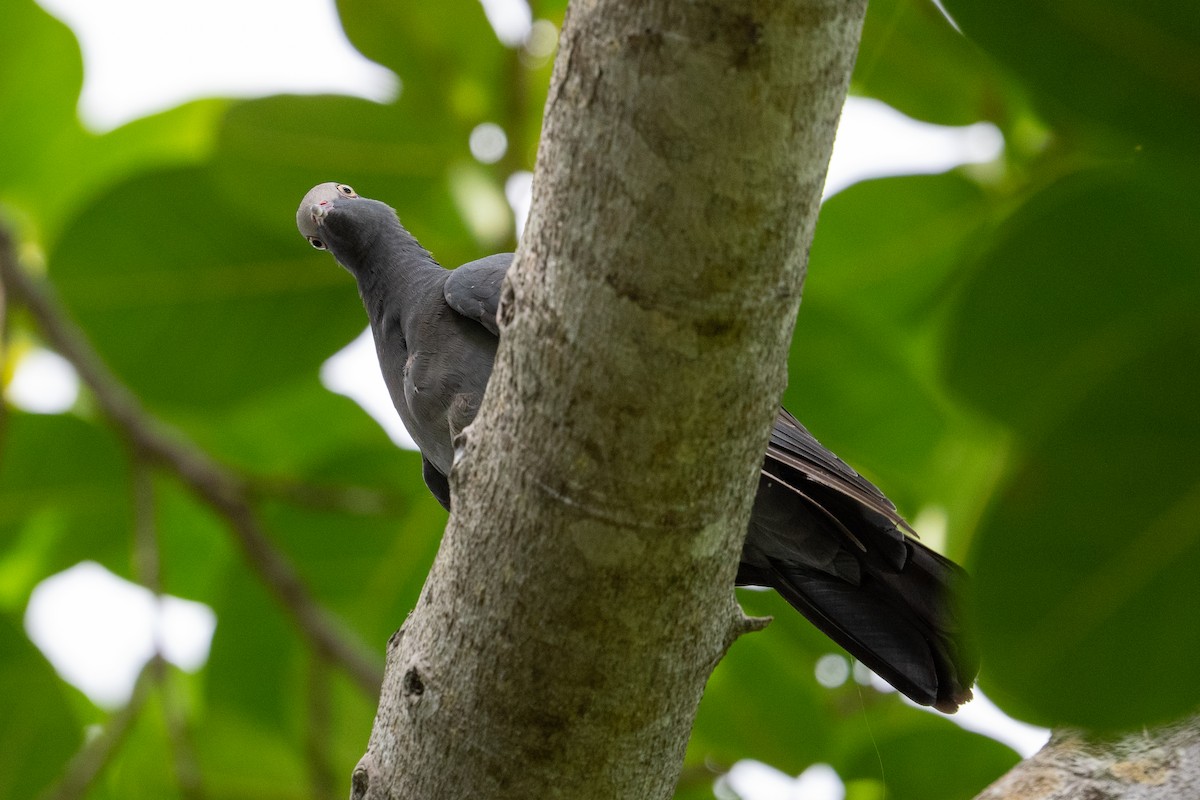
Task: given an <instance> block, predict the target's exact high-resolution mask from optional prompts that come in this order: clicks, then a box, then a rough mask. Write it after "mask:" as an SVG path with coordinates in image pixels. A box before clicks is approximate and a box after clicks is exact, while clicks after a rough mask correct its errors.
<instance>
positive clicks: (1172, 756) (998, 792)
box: [976, 697, 1200, 800]
mask: <svg viewBox="0 0 1200 800" xmlns="http://www.w3.org/2000/svg"><path fill="white" fill-rule="evenodd" d="M1112 699H1113V701H1114V702H1119V698H1116V697H1114V698H1112ZM1118 797H1119V798H1122V799H1123V800H1175V798H1186V797H1200V718H1198V717H1191V718H1189V719H1186V720H1183V721H1181V722H1176V723H1172V724H1170V725H1164V726H1160V727H1158V728H1153V729H1150V730H1146V731H1138V732H1137V733H1133V734H1129V735H1126V736H1124V737H1122V738H1120V739H1113V740H1108V741H1104V740H1097V739H1090V740H1089V739H1088V738H1085V736H1084V735H1082V734H1080V733H1078V732H1076V731H1060V732H1058V733H1055V734H1054V737H1053V738H1052V739H1051V740H1050V742H1049V744H1047V745H1046V746H1045V747H1043V748H1042V749H1041V750H1039V751H1038V752H1037V754H1036V755H1034V756H1032V757H1031V758H1027V759H1025V760H1024V761H1022V762H1021V763H1020V764H1017V765H1016V766H1015V767H1013V768H1012V769H1011V770H1009V772H1008V773H1007V774H1005V775H1004V777H1002V778H1001V779H1000V780H998V781H996V782H995V783H994V784H992V785H991V786H989V787H988V788H987V789H985V790H984V791H983V793H982V794H980V795H979V797H978V798H976V800H1081V799H1082V800H1110V798H1118Z"/></svg>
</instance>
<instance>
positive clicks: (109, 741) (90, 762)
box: [0, 234, 161, 800]
mask: <svg viewBox="0 0 1200 800" xmlns="http://www.w3.org/2000/svg"><path fill="white" fill-rule="evenodd" d="M0 235H2V234H0ZM160 661H161V659H160V657H159V656H155V657H154V658H152V659H151V660H150V661H148V662H147V663H146V666H144V667H143V668H142V671H141V672H140V673H139V674H138V678H137V681H136V682H135V683H134V685H133V694H131V695H130V697H129V702H128V703H126V704H125V707H124V708H122V709H121V710H120V711H117V712H116V713H114V714H113V715H112V716H111V717H109V718H108V724H107V725H105V726H104V730H102V731H101V732H100V733H99V735H97V736H95V737H94V738H92V739H91V740H89V741H88V742H87V743H86V744H85V745H84V746H83V747H82V748H80V750H79V752H77V753H76V754H75V755H74V756H73V757H72V758H71V760H70V761H69V762H67V766H66V768H65V769H64V771H63V774H62V775H61V776H60V777H59V779H58V780H57V781H56V782H55V783H53V784H51V785H50V786H49V787H47V789H46V790H45V791H44V792H42V794H41V795H40V796H39V798H38V800H79V798H82V797H85V796H86V795H87V793H88V789H89V788H90V787H91V785H92V783H93V782H94V781H95V780H96V777H97V776H99V775H100V773H101V772H103V771H104V769H105V767H107V766H108V764H109V762H110V761H112V758H113V756H114V755H116V753H117V750H119V749H120V747H121V742H123V741H124V740H125V736H126V734H128V733H129V730H130V728H132V727H133V723H134V722H135V721H136V720H137V717H138V714H140V713H141V711H142V706H143V705H145V703H146V697H147V695H149V694H150V687H151V686H152V685H153V684H154V682H155V672H156V670H157V669H158V667H159V666H160V663H159V662H160Z"/></svg>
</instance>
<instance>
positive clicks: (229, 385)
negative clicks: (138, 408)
mask: <svg viewBox="0 0 1200 800" xmlns="http://www.w3.org/2000/svg"><path fill="white" fill-rule="evenodd" d="M290 218H291V215H290V214H289V215H288V217H287V218H286V219H289V220H290ZM290 227H291V226H290V225H287V224H286V223H285V224H281V225H280V226H279V227H278V228H276V229H274V230H272V229H267V228H264V227H260V226H259V225H257V224H255V223H254V221H253V220H248V219H245V218H243V217H242V216H240V215H239V214H237V213H235V211H234V210H233V209H231V207H230V204H229V203H228V202H227V201H226V199H225V198H224V197H223V196H222V195H221V194H220V193H219V192H218V191H217V190H216V189H215V188H214V187H213V185H212V181H211V180H210V176H209V174H208V173H207V172H205V171H204V170H200V169H184V170H173V171H168V172H159V173H154V174H149V175H145V176H142V177H139V178H135V179H133V180H131V181H128V182H126V183H124V184H122V185H121V186H118V187H116V188H114V189H113V190H112V191H111V192H109V193H107V194H106V195H105V196H104V197H102V198H100V199H99V200H98V201H97V202H95V203H94V204H92V205H91V206H90V207H89V208H88V209H87V210H86V211H85V212H84V213H83V214H82V215H80V216H79V217H78V218H76V220H75V221H74V222H73V224H72V225H71V226H70V228H69V229H68V230H67V232H66V233H65V234H64V236H63V238H62V241H61V242H60V244H59V247H58V249H57V250H55V251H54V252H53V253H52V254H51V258H50V263H51V273H52V277H53V278H54V280H55V283H56V285H57V287H58V289H59V292H60V293H61V295H62V297H63V299H64V300H66V301H67V303H68V305H69V306H70V308H71V311H72V312H73V313H74V315H75V316H76V317H77V318H78V320H79V321H80V322H81V323H82V324H83V325H84V327H85V328H86V329H87V330H88V332H89V335H90V336H91V339H92V341H93V343H94V344H95V345H96V346H97V348H98V349H99V350H100V352H101V353H102V354H103V356H104V357H105V359H106V360H107V361H108V362H109V364H110V365H111V366H112V367H113V368H114V369H115V370H116V371H117V373H118V374H119V375H120V376H121V377H122V378H123V379H124V380H125V381H127V382H128V383H129V384H130V385H131V387H132V388H133V389H134V390H135V391H136V392H137V393H138V394H139V395H141V396H142V397H143V398H144V399H145V400H147V401H149V402H151V403H156V404H162V405H165V406H179V407H182V408H189V407H190V408H196V409H200V408H203V409H206V410H208V411H209V412H212V411H213V410H214V409H215V408H217V407H220V406H226V405H229V404H230V403H232V402H234V401H237V400H241V399H244V398H247V397H252V396H254V395H256V394H258V393H261V392H264V391H267V390H269V389H271V388H272V387H274V386H277V385H280V384H282V383H285V382H288V381H291V380H294V379H295V378H296V377H298V376H300V375H305V374H307V375H314V374H316V371H317V370H318V368H319V367H320V364H321V362H322V361H324V360H325V359H326V358H327V357H328V356H329V355H330V354H331V353H333V352H334V351H335V350H336V349H337V348H338V347H339V346H341V345H342V344H344V343H345V342H347V341H349V340H350V339H351V338H352V337H353V336H354V335H355V334H356V333H358V331H359V330H360V329H361V326H362V318H363V313H362V309H361V304H360V303H359V301H358V299H357V298H356V297H355V292H354V289H353V283H352V281H351V280H350V277H349V276H348V275H347V274H346V273H345V272H344V271H343V270H340V269H338V268H337V267H336V266H335V265H333V264H331V263H330V262H329V259H328V257H321V255H320V254H318V253H315V252H313V251H312V250H311V249H306V248H305V247H304V246H303V241H302V240H301V239H300V237H299V236H298V235H295V236H289V235H287V233H288V230H287V229H288V228H290Z"/></svg>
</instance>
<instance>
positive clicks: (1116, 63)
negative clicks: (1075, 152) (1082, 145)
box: [946, 0, 1200, 154]
mask: <svg viewBox="0 0 1200 800" xmlns="http://www.w3.org/2000/svg"><path fill="white" fill-rule="evenodd" d="M946 7H947V8H948V9H949V10H950V13H951V14H952V15H953V16H954V18H955V19H956V20H957V21H958V22H959V24H960V25H961V26H962V29H963V31H964V32H965V33H966V34H967V36H969V37H970V38H971V39H973V40H974V41H976V42H978V43H979V44H980V45H981V46H982V47H984V48H985V49H986V50H988V51H989V52H990V53H991V54H992V55H994V56H995V57H996V58H997V59H999V60H1000V61H1001V62H1003V63H1004V65H1005V66H1006V67H1007V68H1008V69H1010V70H1012V71H1013V72H1014V73H1015V74H1016V75H1018V76H1019V77H1020V78H1021V80H1022V81H1023V82H1024V84H1025V85H1026V86H1027V87H1029V88H1030V89H1031V90H1032V91H1033V92H1034V93H1035V96H1036V97H1037V99H1038V101H1039V105H1040V106H1041V107H1042V110H1043V111H1044V112H1045V113H1046V114H1047V115H1048V116H1050V117H1051V118H1055V119H1057V120H1058V121H1059V122H1060V124H1062V125H1063V126H1064V127H1079V126H1080V125H1081V124H1082V125H1083V126H1087V125H1094V124H1096V123H1099V124H1100V125H1102V126H1106V127H1108V128H1109V129H1110V130H1113V131H1116V132H1120V133H1122V134H1124V135H1125V136H1127V137H1129V140H1130V141H1131V142H1132V143H1136V144H1145V145H1146V146H1147V147H1150V148H1154V146H1155V145H1156V144H1157V143H1163V144H1166V145H1168V146H1170V147H1174V148H1178V149H1179V150H1180V152H1182V153H1185V154H1186V153H1190V152H1194V150H1195V131H1196V130H1197V129H1200V92H1198V91H1197V90H1196V87H1197V86H1200V60H1198V59H1197V58H1196V53H1197V52H1200V5H1197V4H1195V3H1178V2H1171V0H1153V1H1152V2H1130V0H1057V2H1051V3H1047V2H1044V0H1014V1H1013V2H1005V3H995V2H990V0H946Z"/></svg>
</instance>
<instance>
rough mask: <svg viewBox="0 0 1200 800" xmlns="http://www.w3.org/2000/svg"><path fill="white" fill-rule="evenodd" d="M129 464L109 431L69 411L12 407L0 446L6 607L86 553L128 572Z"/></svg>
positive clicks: (0, 565)
mask: <svg viewBox="0 0 1200 800" xmlns="http://www.w3.org/2000/svg"><path fill="white" fill-rule="evenodd" d="M128 474H129V466H128V463H127V458H126V454H125V452H124V451H123V448H122V447H121V446H120V444H119V443H118V442H117V440H116V438H115V437H114V436H113V435H112V433H111V432H110V431H108V430H107V429H105V428H101V427H99V426H96V425H92V424H90V423H88V422H85V421H83V420H82V419H79V418H78V417H74V416H70V415H40V414H20V413H13V414H12V415H11V416H10V417H9V418H8V421H7V426H6V430H5V436H4V440H3V450H0V543H2V546H0V576H3V577H7V578H9V579H11V580H13V581H15V583H12V584H7V585H6V586H5V587H4V598H5V602H6V604H8V607H9V608H13V607H15V606H16V605H18V604H19V605H20V606H21V607H23V605H24V602H25V599H26V598H27V597H28V594H29V591H31V590H32V588H33V585H34V584H36V583H37V582H38V581H40V580H41V579H42V578H45V577H47V576H49V575H52V574H54V573H56V572H59V571H61V570H64V569H66V568H67V567H70V566H73V565H75V564H77V563H79V562H80V561H83V560H85V559H91V560H93V561H98V562H100V563H102V564H104V566H106V567H107V568H108V569H110V570H111V571H113V572H114V573H116V574H118V575H123V576H128V575H129V569H130V563H129V553H130V545H129V541H130V531H131V528H132V520H133V511H132V508H131V506H130V500H129V488H128Z"/></svg>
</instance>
